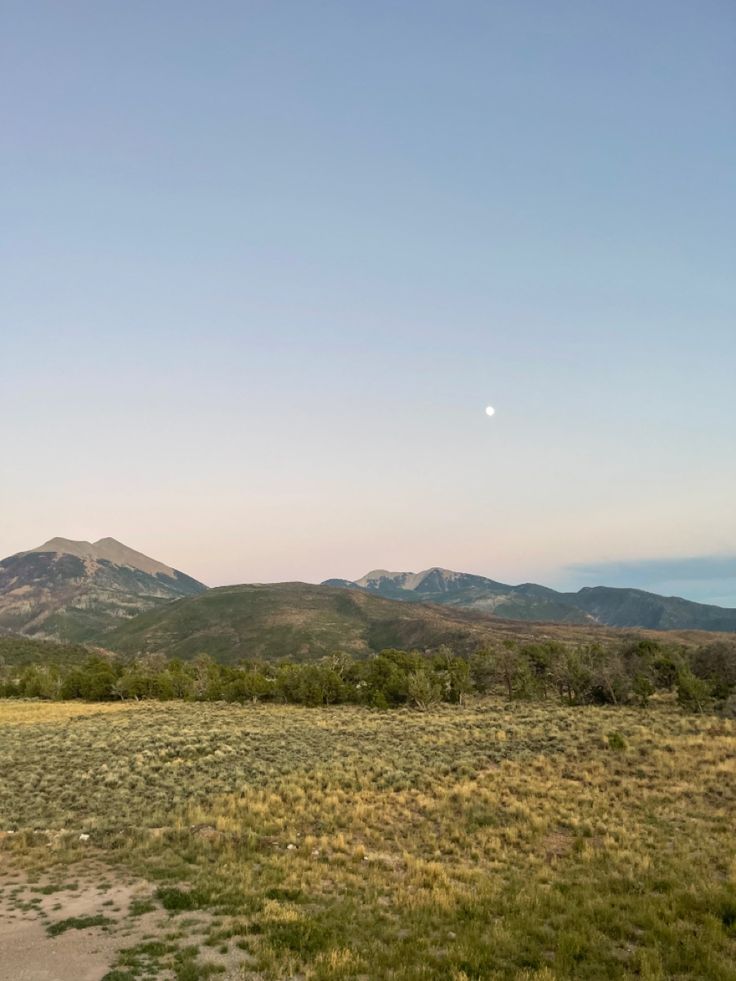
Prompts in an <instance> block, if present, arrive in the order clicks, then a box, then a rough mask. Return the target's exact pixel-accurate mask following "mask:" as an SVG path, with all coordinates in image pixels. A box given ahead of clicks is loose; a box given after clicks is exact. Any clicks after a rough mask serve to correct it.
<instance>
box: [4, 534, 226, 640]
mask: <svg viewBox="0 0 736 981" xmlns="http://www.w3.org/2000/svg"><path fill="white" fill-rule="evenodd" d="M206 588H207V587H206V586H204V585H203V584H202V583H201V582H197V580H196V579H192V578H191V577H190V576H186V575H184V573H183V572H179V571H178V570H177V569H172V568H171V566H168V565H164V564H163V563H162V562H157V561H156V560H155V559H151V558H149V557H148V556H147V555H143V554H142V553H141V552H136V551H135V550H134V549H132V548H128V547H127V546H126V545H123V544H121V543H120V542H118V541H115V539H114V538H101V539H100V541H98V542H94V543H92V542H75V541H70V540H69V539H66V538H52V539H51V540H50V541H48V542H45V543H44V544H43V545H39V546H38V547H37V548H32V549H30V551H28V552H18V553H17V554H15V555H11V556H9V557H8V558H7V559H3V561H2V562H0V630H4V631H13V632H15V633H18V634H24V635H26V636H40V637H51V638H54V639H56V640H64V641H71V642H75V643H79V642H83V641H87V640H91V639H95V640H96V639H99V638H100V637H101V636H103V635H104V633H105V632H106V631H107V630H108V629H110V628H111V627H112V626H114V625H116V624H117V623H119V621H120V619H121V618H122V619H125V618H130V617H134V616H137V615H138V614H139V613H142V612H145V611H147V610H150V609H152V608H153V607H157V606H160V605H162V604H165V603H169V602H171V600H174V599H179V598H181V597H183V596H194V595H196V594H198V593H201V592H203V591H204V590H205V589H206Z"/></svg>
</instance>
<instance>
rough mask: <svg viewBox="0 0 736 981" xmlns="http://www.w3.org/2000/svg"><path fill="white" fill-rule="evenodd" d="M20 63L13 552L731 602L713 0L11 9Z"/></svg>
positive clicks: (10, 81) (2, 431) (0, 162)
mask: <svg viewBox="0 0 736 981" xmlns="http://www.w3.org/2000/svg"><path fill="white" fill-rule="evenodd" d="M0 66H1V67H0V72H1V73H2V77H1V81H2V96H1V100H2V103H1V104H2V120H1V124H0V140H1V141H2V154H0V168H1V173H2V210H1V212H0V226H1V231H0V249H1V250H2V251H1V254H0V262H1V263H2V274H1V275H2V282H3V285H2V295H1V298H0V315H1V318H2V319H1V330H2V359H1V367H0V371H1V372H2V377H1V379H0V380H1V381H2V392H3V412H2V414H1V415H0V439H1V440H2V464H1V466H2V473H0V478H1V479H0V515H2V518H1V520H2V526H0V551H2V552H3V554H8V553H10V552H13V551H16V550H18V549H22V548H28V547H32V546H34V545H36V544H38V543H39V542H40V541H42V540H44V539H45V538H49V537H51V536H53V535H64V536H67V537H76V538H91V539H94V538H99V537H103V536H107V535H112V536H114V537H116V538H119V539H121V540H123V541H125V542H127V543H128V544H130V545H132V546H134V547H137V548H139V549H141V550H142V551H145V552H147V553H149V554H153V555H155V556H156V557H158V558H161V559H162V560H164V561H166V562H170V563H172V564H175V565H177V566H179V567H180V568H183V569H185V570H186V571H187V572H190V573H191V574H193V575H197V576H199V577H200V578H202V579H204V580H205V581H207V582H210V583H213V584H216V583H221V582H232V581H249V580H272V579H297V578H300V579H312V580H318V579H321V578H324V577H327V576H331V575H334V576H346V577H351V578H352V577H357V576H359V575H361V574H363V573H364V572H366V571H367V570H368V569H369V568H372V567H376V566H380V567H388V568H400V569H405V568H406V569H418V568H423V567H426V566H428V565H435V564H437V565H444V566H448V567H454V568H459V569H464V570H467V571H474V572H479V573H482V574H486V575H490V576H492V577H494V578H498V579H506V580H513V581H519V580H528V579H536V580H540V579H541V580H543V581H546V582H548V583H550V584H553V585H554V584H560V585H563V584H564V585H568V586H571V585H581V584H584V583H588V582H589V576H590V574H591V570H592V573H593V574H594V575H595V576H596V577H597V576H598V572H599V571H600V577H601V578H602V579H605V578H606V575H607V572H608V573H610V575H609V576H608V578H609V580H610V579H612V578H613V579H615V577H616V575H624V576H628V577H629V578H630V579H631V578H632V577H633V576H634V573H635V572H636V571H637V570H639V571H640V572H642V573H643V575H640V576H639V579H642V578H644V580H645V581H644V582H643V583H642V582H641V581H637V585H647V584H649V583H651V582H654V581H655V580H653V579H652V577H651V576H650V577H649V578H648V579H647V575H646V570H650V572H651V571H652V570H653V569H655V567H656V570H657V575H658V576H659V578H658V579H657V580H656V582H657V583H660V582H665V581H666V582H670V581H671V580H672V581H677V580H678V576H679V578H680V579H682V580H683V582H684V581H685V580H686V579H688V580H689V581H691V582H692V576H693V574H694V573H693V570H694V569H697V570H699V572H698V573H697V575H696V580H697V582H700V583H701V585H700V586H697V585H696V586H695V587H693V586H692V585H691V586H688V587H687V588H688V589H690V594H692V595H693V596H696V598H699V599H703V598H712V599H716V600H718V601H721V602H731V603H732V605H736V570H735V569H734V564H733V563H732V564H731V565H730V566H729V565H728V557H729V556H732V555H734V554H735V553H736V507H735V506H734V503H735V501H736V494H735V491H736V452H735V450H736V435H735V425H734V420H735V419H736V385H735V384H734V376H735V369H736V317H735V314H736V288H735V286H734V280H735V277H734V269H735V259H736V255H735V251H736V250H735V248H734V243H735V233H734V229H735V228H736V190H735V188H736V183H735V181H734V174H735V173H736V137H735V134H736V126H735V124H736V119H735V116H736V112H735V93H736V8H735V7H734V5H733V3H732V2H730V0H729V2H726V0H703V2H700V3H697V4H695V3H691V2H682V0H667V2H665V0H657V2H647V0H636V2H633V0H632V2H628V0H621V2H617V3H608V4H604V3H591V2H589V0H570V2H555V0H551V2H550V0H535V2H525V0H520V2H514V3H507V2H488V0H486V2H482V3H480V2H477V3H476V2H462V0H461V2H442V3H439V2H432V0H423V2H421V3H420V2H401V0H399V2H395V0H392V2H381V0H379V2H373V3H358V2H350V0H348V2H345V0H341V2H317V0H315V2H312V3H304V2H277V0H272V2H268V3H266V2H259V3H255V2H253V3H250V2H245V0H240V2H237V3H235V2H222V0H221V2H217V3H204V2H201V3H193V2H186V0H183V2H182V0H177V2H168V0H157V2H156V3H142V2H126V3H117V4H113V3H99V2H94V3H93V2H88V3H79V2H74V0H70V2H65V3H56V2H54V3H51V2H46V3H43V2H32V0H31V2H27V0H24V2H14V0H9V2H6V3H4V4H3V12H2V21H1V23H0ZM489 402H490V403H492V404H493V405H495V406H496V410H497V412H496V415H495V417H494V418H493V419H488V418H487V417H486V416H485V415H484V413H483V408H484V406H485V405H486V404H487V403H489ZM693 558H697V560H698V561H697V562H696V563H695V565H693V563H692V562H689V564H688V563H685V564H684V566H681V564H678V563H680V560H683V559H689V560H690V559H693ZM711 561H712V562H714V563H715V565H714V567H713V568H715V569H716V573H717V574H713V575H711V572H712V570H711V568H710V566H709V565H708V563H709V562H711ZM724 562H725V565H724ZM647 563H649V564H647ZM652 563H655V564H654V565H652ZM657 563H659V564H657ZM662 563H669V566H667V567H666V568H665V567H663V566H662ZM703 563H705V564H703ZM728 568H730V570H731V572H730V573H728ZM724 569H725V570H726V572H727V575H725V577H724V575H723V574H722V573H723V572H724ZM678 570H679V571H678ZM680 573H682V574H680ZM652 575H654V572H652ZM704 582H705V583H708V584H709V585H707V586H706V587H704V586H703V585H702V583H704ZM672 591H674V592H676V591H678V590H677V588H676V587H675V588H674V589H673V590H672ZM682 591H685V587H683V590H682Z"/></svg>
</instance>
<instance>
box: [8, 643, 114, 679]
mask: <svg viewBox="0 0 736 981" xmlns="http://www.w3.org/2000/svg"><path fill="white" fill-rule="evenodd" d="M92 653H93V652H92V651H91V650H90V649H89V648H88V647H83V646H82V645H81V644H57V643H56V642H55V641H53V640H37V639H35V638H31V637H20V636H18V635H17V634H6V635H2V636H0V676H2V672H3V668H18V667H25V666H26V665H30V664H46V665H50V664H54V665H58V666H59V667H74V666H76V665H78V664H83V663H84V662H85V661H86V660H88V658H89V657H90V655H91V654H92ZM95 653H98V652H95ZM100 653H101V652H100Z"/></svg>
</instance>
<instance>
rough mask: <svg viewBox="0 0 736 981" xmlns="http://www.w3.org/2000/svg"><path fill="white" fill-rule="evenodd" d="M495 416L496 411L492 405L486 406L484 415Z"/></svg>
mask: <svg viewBox="0 0 736 981" xmlns="http://www.w3.org/2000/svg"><path fill="white" fill-rule="evenodd" d="M495 414H496V410H495V409H494V408H493V406H492V405H487V406H486V415H487V416H493V415H495Z"/></svg>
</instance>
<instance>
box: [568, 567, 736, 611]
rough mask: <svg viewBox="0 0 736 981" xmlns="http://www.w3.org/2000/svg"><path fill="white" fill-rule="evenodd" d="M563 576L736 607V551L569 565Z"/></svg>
mask: <svg viewBox="0 0 736 981" xmlns="http://www.w3.org/2000/svg"><path fill="white" fill-rule="evenodd" d="M563 578H564V581H565V584H566V585H567V586H568V588H575V589H579V588H580V587H581V586H631V587H634V588H636V589H646V590H649V591H650V592H652V593H662V594H663V595H666V596H683V597H685V599H692V600H696V601H697V602H698V603H714V604H716V605H718V606H731V607H736V555H699V556H689V557H684V558H673V559H640V560H629V561H624V562H592V563H586V564H581V565H572V566H568V567H567V568H566V569H565V572H564V577H563Z"/></svg>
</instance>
